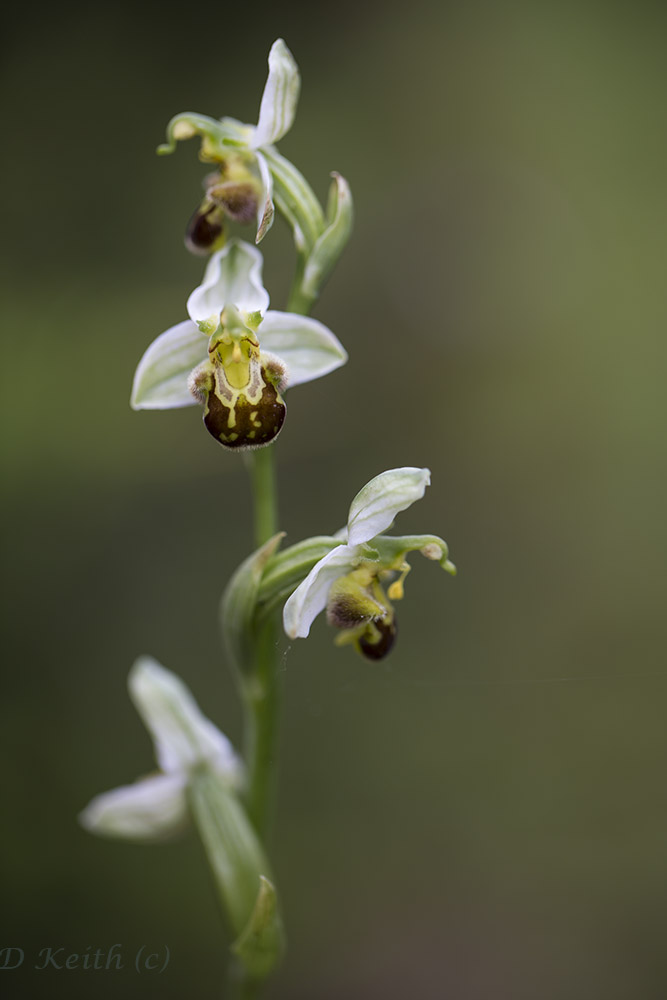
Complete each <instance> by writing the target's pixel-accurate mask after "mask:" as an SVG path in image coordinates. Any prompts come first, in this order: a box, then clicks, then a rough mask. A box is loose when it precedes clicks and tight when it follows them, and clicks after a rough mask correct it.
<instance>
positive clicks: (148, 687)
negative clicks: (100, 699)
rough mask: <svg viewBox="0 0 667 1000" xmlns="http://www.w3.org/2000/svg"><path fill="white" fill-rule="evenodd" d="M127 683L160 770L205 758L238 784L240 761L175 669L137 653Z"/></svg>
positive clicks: (180, 768)
mask: <svg viewBox="0 0 667 1000" xmlns="http://www.w3.org/2000/svg"><path fill="white" fill-rule="evenodd" d="M128 688H129V691H130V697H131V698H132V701H133V702H134V704H135V707H136V709H137V711H138V712H139V714H140V715H141V717H142V719H143V720H144V723H145V724H146V727H147V728H148V730H149V732H150V734H151V736H152V737H153V742H154V744H155V755H156V758H157V762H158V764H159V765H160V768H161V769H162V770H163V771H164V772H165V773H167V774H173V773H184V772H185V773H187V772H188V771H189V770H190V769H192V768H193V767H196V766H197V765H199V764H203V763H206V764H208V765H209V766H211V767H212V768H213V769H214V770H215V772H216V773H217V774H219V775H220V776H221V777H222V778H224V779H225V780H226V781H227V782H228V783H229V785H237V784H238V783H239V780H240V777H241V763H240V761H239V759H238V757H237V756H236V753H235V752H234V749H233V747H232V745H231V743H230V742H229V740H228V739H227V737H226V736H225V735H224V733H221V732H220V730H219V729H218V728H217V726H214V725H213V723H212V722H211V721H210V719H207V718H206V716H205V715H203V714H202V712H201V711H200V709H199V706H198V705H197V703H196V701H195V700H194V698H193V697H192V694H191V693H190V691H189V690H188V688H187V687H186V686H185V684H184V683H183V681H182V680H181V679H180V678H179V677H177V676H176V674H173V673H172V672H171V671H170V670H166V669H165V668H164V667H162V666H161V665H160V664H159V663H158V662H157V661H156V660H153V659H152V658H151V657H149V656H143V657H141V658H140V659H138V660H137V662H136V663H135V664H134V666H133V667H132V670H131V671H130V676H129V678H128Z"/></svg>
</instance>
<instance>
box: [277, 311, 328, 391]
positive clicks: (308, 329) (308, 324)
mask: <svg viewBox="0 0 667 1000" xmlns="http://www.w3.org/2000/svg"><path fill="white" fill-rule="evenodd" d="M257 336H258V337H259V342H260V346H261V348H262V350H264V349H266V350H267V351H270V352H271V353H272V354H276V355H277V356H278V357H279V358H280V359H281V360H282V361H284V362H285V364H286V365H287V369H288V371H289V384H290V386H294V385H300V384H301V383H302V382H310V381H311V380H312V379H315V378H320V377H321V376H322V375H327V374H328V373H329V372H332V371H334V370H335V369H336V368H340V366H341V365H344V364H345V362H346V361H347V353H346V351H345V348H344V347H343V345H342V344H341V343H340V341H339V340H338V338H337V337H335V336H334V335H333V333H332V332H331V330H329V328H328V327H326V326H325V325H324V324H323V323H320V322H319V321H318V320H316V319H310V318H309V317H308V316H299V315H297V314H296V313H283V312H275V311H273V310H269V312H267V314H266V316H265V317H264V320H263V322H262V325H261V326H260V328H259V331H258V333H257Z"/></svg>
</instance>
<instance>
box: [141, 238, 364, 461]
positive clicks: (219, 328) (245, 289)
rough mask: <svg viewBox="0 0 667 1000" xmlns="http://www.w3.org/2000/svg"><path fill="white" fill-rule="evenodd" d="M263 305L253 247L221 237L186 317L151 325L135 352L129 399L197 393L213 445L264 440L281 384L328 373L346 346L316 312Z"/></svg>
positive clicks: (148, 402)
mask: <svg viewBox="0 0 667 1000" xmlns="http://www.w3.org/2000/svg"><path fill="white" fill-rule="evenodd" d="M268 306H269V293H268V292H267V291H266V289H265V288H264V287H263V285H262V255H261V254H260V252H259V250H257V249H256V248H255V247H253V246H250V244H248V243H244V242H241V241H239V240H230V242H229V243H227V245H226V246H225V247H223V249H222V250H218V251H216V253H214V254H213V256H212V257H211V259H210V260H209V262H208V265H207V268H206V273H205V275H204V280H203V282H202V284H201V285H199V286H198V288H196V289H195V290H194V291H193V292H192V294H191V295H190V297H189V299H188V302H187V311H188V313H189V315H190V319H188V320H184V321H183V322H182V323H178V324H177V325H176V326H172V327H171V328H170V329H169V330H166V331H165V332H164V333H162V334H160V336H159V337H157V339H156V340H154V341H153V343H152V344H151V345H150V346H149V347H148V348H147V350H146V352H145V353H144V355H143V357H142V359H141V361H140V362H139V365H138V367H137V370H136V373H135V376H134V384H133V388H132V397H131V405H132V407H133V409H135V410H142V409H171V408H175V407H182V406H190V405H193V404H195V403H196V402H199V403H201V404H202V405H203V407H204V424H205V425H206V428H207V430H208V431H209V432H210V433H211V434H212V436H213V437H214V438H215V440H216V441H218V442H219V443H220V444H221V445H223V447H225V448H231V449H238V448H258V447H261V446H262V445H265V444H269V443H270V442H271V441H272V440H273V439H274V438H275V437H276V435H277V434H278V433H279V431H280V429H281V427H282V424H283V421H284V419H285V412H286V409H285V401H284V399H283V396H282V393H283V392H284V391H285V389H286V388H287V387H288V386H294V385H299V384H300V383H302V382H309V381H311V380H312V379H316V378H320V376H322V375H326V374H328V373H329V372H331V371H333V370H334V369H336V368H338V367H339V366H340V365H343V364H344V363H345V362H346V361H347V354H346V352H345V350H344V348H343V346H342V345H341V343H340V342H339V341H338V339H337V338H336V337H335V336H334V335H333V333H332V332H331V330H329V329H328V328H327V327H326V326H324V324H322V323H320V322H318V320H315V319H311V318H310V317H307V316H301V315H298V314H296V313H284V312H277V311H275V310H270V309H269V308H268Z"/></svg>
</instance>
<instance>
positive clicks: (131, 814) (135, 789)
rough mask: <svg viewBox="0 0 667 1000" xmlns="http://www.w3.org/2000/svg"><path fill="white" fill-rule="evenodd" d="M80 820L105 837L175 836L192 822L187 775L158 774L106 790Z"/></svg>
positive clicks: (90, 804) (82, 814)
mask: <svg viewBox="0 0 667 1000" xmlns="http://www.w3.org/2000/svg"><path fill="white" fill-rule="evenodd" d="M79 822H80V823H81V825H82V826H84V827H85V828H86V830H90V832H91V833H99V834H101V835H102V836H105V837H129V838H130V839H132V840H159V839H162V838H166V837H172V836H175V835H176V834H178V833H180V832H181V830H183V829H185V827H186V826H187V823H188V807H187V799H186V794H185V778H184V777H183V776H181V775H174V774H156V775H152V776H151V777H150V778H143V779H142V780H141V781H137V782H135V784H134V785H123V786H122V787H121V788H115V789H114V790H113V791H112V792H105V793H104V794H103V795H98V796H96V798H94V799H93V800H92V802H90V803H89V804H88V805H87V806H86V808H85V809H84V810H83V812H82V813H81V814H80V816H79Z"/></svg>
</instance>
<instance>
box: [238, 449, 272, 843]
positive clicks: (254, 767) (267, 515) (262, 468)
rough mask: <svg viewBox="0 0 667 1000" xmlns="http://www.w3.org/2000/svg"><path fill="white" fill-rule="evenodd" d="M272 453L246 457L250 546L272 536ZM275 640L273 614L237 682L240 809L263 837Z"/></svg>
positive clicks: (267, 807) (266, 817)
mask: <svg viewBox="0 0 667 1000" xmlns="http://www.w3.org/2000/svg"><path fill="white" fill-rule="evenodd" d="M274 453H275V448H274V446H273V445H269V446H268V447H266V448H257V449H256V450H253V451H251V452H250V453H249V459H250V462H249V464H250V476H251V482H252V491H253V499H254V511H255V544H256V545H257V547H259V546H260V545H263V544H264V543H265V542H267V541H268V540H269V538H271V537H272V536H273V535H275V533H276V531H277V522H278V495H277V489H276V469H275V454H274ZM277 641H278V636H277V629H276V621H275V615H272V616H271V618H270V619H269V620H267V621H266V623H265V624H264V625H263V626H262V629H261V631H260V632H259V635H258V636H257V646H256V654H255V662H254V664H252V669H251V671H250V673H249V675H248V677H247V679H246V680H244V682H243V691H242V694H243V702H244V708H245V737H244V741H245V759H246V765H247V768H248V784H247V790H246V804H247V809H248V815H249V816H250V819H251V820H252V822H253V824H254V826H255V829H256V830H257V832H258V834H259V835H260V837H262V838H264V837H265V836H266V834H267V832H268V829H269V826H270V821H271V813H272V811H273V802H274V798H275V791H276V768H275V761H276V750H277V739H278V717H279V712H280V684H279V681H278V672H277V670H276V646H277Z"/></svg>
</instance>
